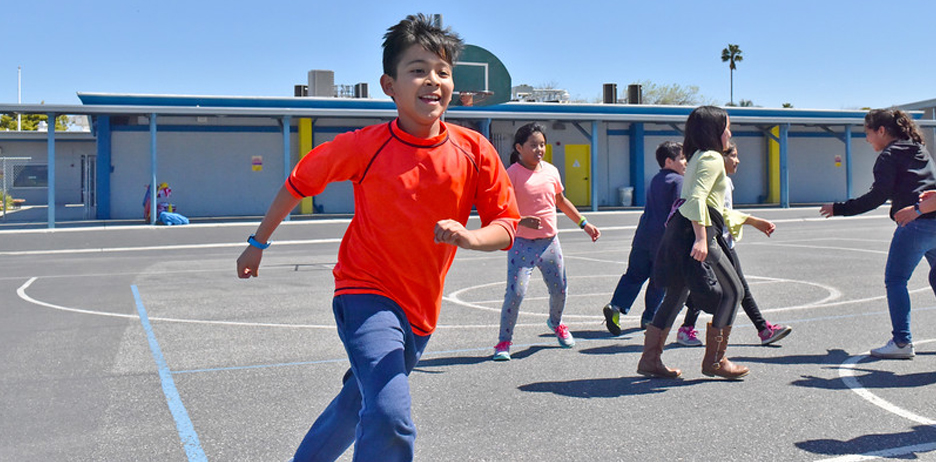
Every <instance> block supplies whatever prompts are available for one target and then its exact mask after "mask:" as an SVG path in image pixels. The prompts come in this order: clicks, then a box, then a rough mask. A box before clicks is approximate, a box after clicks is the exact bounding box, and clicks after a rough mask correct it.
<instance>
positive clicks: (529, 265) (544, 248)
mask: <svg viewBox="0 0 936 462" xmlns="http://www.w3.org/2000/svg"><path fill="white" fill-rule="evenodd" d="M534 267H536V268H539V270H540V273H541V274H542V275H543V282H545V283H546V288H547V289H548V291H549V321H550V322H552V324H553V325H554V326H558V325H559V323H560V322H562V312H563V310H565V304H566V288H567V287H568V281H567V280H566V271H565V264H564V263H563V260H562V247H560V246H559V237H558V236H553V237H547V238H543V239H524V238H522V237H518V238H516V239H514V245H513V247H511V248H510V251H509V252H508V253H507V291H506V292H505V293H504V304H503V305H502V306H501V322H500V335H499V336H498V340H497V341H498V342H509V341H511V340H512V339H513V331H514V327H515V326H516V325H517V317H518V316H519V315H520V303H521V302H522V301H523V297H524V296H525V295H526V290H527V285H528V284H529V283H530V275H531V274H533V268H534Z"/></svg>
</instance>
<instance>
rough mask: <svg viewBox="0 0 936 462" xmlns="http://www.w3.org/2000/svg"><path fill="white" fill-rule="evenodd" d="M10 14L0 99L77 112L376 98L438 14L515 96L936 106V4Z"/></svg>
mask: <svg viewBox="0 0 936 462" xmlns="http://www.w3.org/2000/svg"><path fill="white" fill-rule="evenodd" d="M7 3H8V4H6V5H5V6H4V7H3V9H2V15H0V31H3V35H4V37H5V40H4V47H3V51H2V52H0V102H3V103H15V102H16V100H17V67H18V66H22V98H23V102H24V103H39V102H42V101H44V102H46V103H48V104H78V103H79V100H78V98H77V96H76V93H77V92H106V93H155V94H192V95H236V96H292V93H293V85H295V84H302V83H305V82H306V79H307V77H306V74H307V72H308V71H309V70H310V69H331V70H334V71H335V83H340V84H355V83H358V82H368V83H369V84H370V91H371V96H372V97H383V95H382V94H380V92H379V87H378V84H377V82H378V79H379V76H380V73H381V65H380V62H381V54H380V43H381V40H382V36H383V33H384V32H385V31H386V29H387V27H389V26H390V25H392V24H394V23H396V22H397V21H399V20H400V19H402V18H403V17H404V16H406V15H407V14H410V13H416V12H423V13H427V14H436V13H437V14H442V15H443V21H444V23H445V25H447V26H451V27H452V28H453V29H454V30H455V31H457V32H458V33H459V34H461V35H462V37H463V38H464V39H465V40H466V42H467V43H470V44H474V45H478V46H481V47H483V48H486V49H487V50H489V51H491V52H492V53H494V54H495V55H496V56H497V57H498V58H500V60H501V61H502V62H503V63H504V64H505V65H506V67H507V69H508V71H509V72H510V74H511V78H512V83H513V85H518V84H523V83H525V84H530V85H534V86H539V85H543V84H549V83H551V84H554V85H556V86H558V87H561V88H565V89H566V90H568V91H569V92H570V94H571V95H572V96H573V97H576V98H581V99H586V100H596V99H599V98H600V97H601V92H602V84H604V83H609V82H614V83H617V84H618V89H619V90H620V91H622V92H623V90H624V89H625V88H626V87H627V84H629V83H634V82H637V81H646V80H649V81H651V82H654V83H656V84H678V85H683V86H687V85H697V86H698V87H699V89H700V93H701V94H702V95H703V96H704V97H706V98H708V99H710V100H712V101H715V102H716V103H719V104H724V103H725V102H727V101H728V100H729V90H730V88H729V87H730V86H729V70H728V65H727V64H726V63H723V62H722V61H721V59H720V55H721V50H722V48H725V47H726V46H727V45H728V44H729V43H734V44H738V45H740V47H741V49H742V51H743V56H744V60H743V61H742V62H740V63H738V70H737V71H735V76H734V98H735V101H737V100H740V99H747V100H751V101H753V102H754V104H756V105H759V106H765V107H779V106H781V105H782V104H783V103H791V104H793V105H794V107H797V108H820V109H851V108H860V107H885V106H890V105H894V104H903V103H910V102H915V101H920V100H926V99H932V98H936V85H934V82H936V60H934V59H933V43H934V39H936V33H934V32H933V22H934V19H936V2H932V1H924V0H910V1H894V2H881V1H864V0H855V1H840V0H809V1H803V0H785V1H783V2H764V1H758V0H749V1H727V0H706V1H698V0H678V1H666V0H647V1H642V2H632V1H626V0H623V1H616V2H610V1H587V0H579V1H571V2H570V1H568V0H565V1H554V0H542V1H537V2H517V1H510V0H501V1H488V0H478V1H473V2H466V1H464V0H462V1H454V2H447V1H434V2H423V1H412V2H392V1H385V0H384V1H354V0H346V1H316V0H311V1H309V0H307V1H281V0H267V1H265V2H257V1H251V2H246V1H242V0H227V1H215V0H187V1H178V0H160V1H148V2H143V1H139V0H121V1H114V0H89V1H74V0H49V1H32V0H13V1H11V2H7Z"/></svg>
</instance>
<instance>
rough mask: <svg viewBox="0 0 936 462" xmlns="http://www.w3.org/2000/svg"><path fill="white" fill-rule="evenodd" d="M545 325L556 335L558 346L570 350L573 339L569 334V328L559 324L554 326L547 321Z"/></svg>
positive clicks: (573, 344) (572, 345)
mask: <svg viewBox="0 0 936 462" xmlns="http://www.w3.org/2000/svg"><path fill="white" fill-rule="evenodd" d="M546 325H547V326H549V329H550V330H552V331H553V332H555V333H556V339H558V340H559V346H561V347H562V348H572V347H574V346H575V339H574V338H573V337H572V333H571V332H569V328H568V327H567V326H566V325H565V324H563V323H561V322H560V323H559V325H558V326H554V325H553V323H552V321H550V320H548V319H547V320H546Z"/></svg>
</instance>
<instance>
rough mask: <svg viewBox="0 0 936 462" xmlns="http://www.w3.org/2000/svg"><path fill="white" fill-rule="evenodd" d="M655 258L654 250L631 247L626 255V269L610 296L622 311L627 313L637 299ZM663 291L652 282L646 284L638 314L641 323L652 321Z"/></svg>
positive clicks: (651, 271)
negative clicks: (640, 313) (640, 312)
mask: <svg viewBox="0 0 936 462" xmlns="http://www.w3.org/2000/svg"><path fill="white" fill-rule="evenodd" d="M655 258H656V250H653V251H651V250H650V249H644V248H637V247H631V251H630V255H629V256H628V257H627V271H626V272H625V273H624V275H623V276H621V279H620V280H619V281H618V284H617V287H616V288H615V289H614V295H613V296H612V297H611V304H612V305H614V306H616V307H618V308H619V309H620V310H621V312H622V313H624V314H627V313H628V312H629V311H630V309H631V305H633V304H634V300H637V294H639V293H640V288H641V287H642V286H643V284H644V282H646V281H647V279H650V275H651V274H653V260H654V259H655ZM665 293H666V290H665V289H663V288H661V287H656V286H655V285H654V284H653V283H652V282H651V283H650V284H647V291H646V293H644V311H643V315H641V316H640V321H641V322H642V323H643V324H650V322H651V321H653V315H654V314H656V310H657V308H658V307H659V306H660V302H662V301H663V295H664V294H665Z"/></svg>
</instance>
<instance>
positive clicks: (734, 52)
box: [721, 43, 744, 106]
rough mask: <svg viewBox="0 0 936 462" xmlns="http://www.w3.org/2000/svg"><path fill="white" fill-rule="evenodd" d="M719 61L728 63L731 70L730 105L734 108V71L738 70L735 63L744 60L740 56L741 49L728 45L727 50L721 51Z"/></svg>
mask: <svg viewBox="0 0 936 462" xmlns="http://www.w3.org/2000/svg"><path fill="white" fill-rule="evenodd" d="M721 60H722V62H725V61H728V62H729V64H728V68H729V69H731V105H732V106H734V71H735V69H737V68H738V66H737V65H736V64H735V63H737V62H739V61H743V60H744V56H741V47H739V46H738V45H732V44H730V43H729V44H728V48H725V49H723V50H722V51H721Z"/></svg>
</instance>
